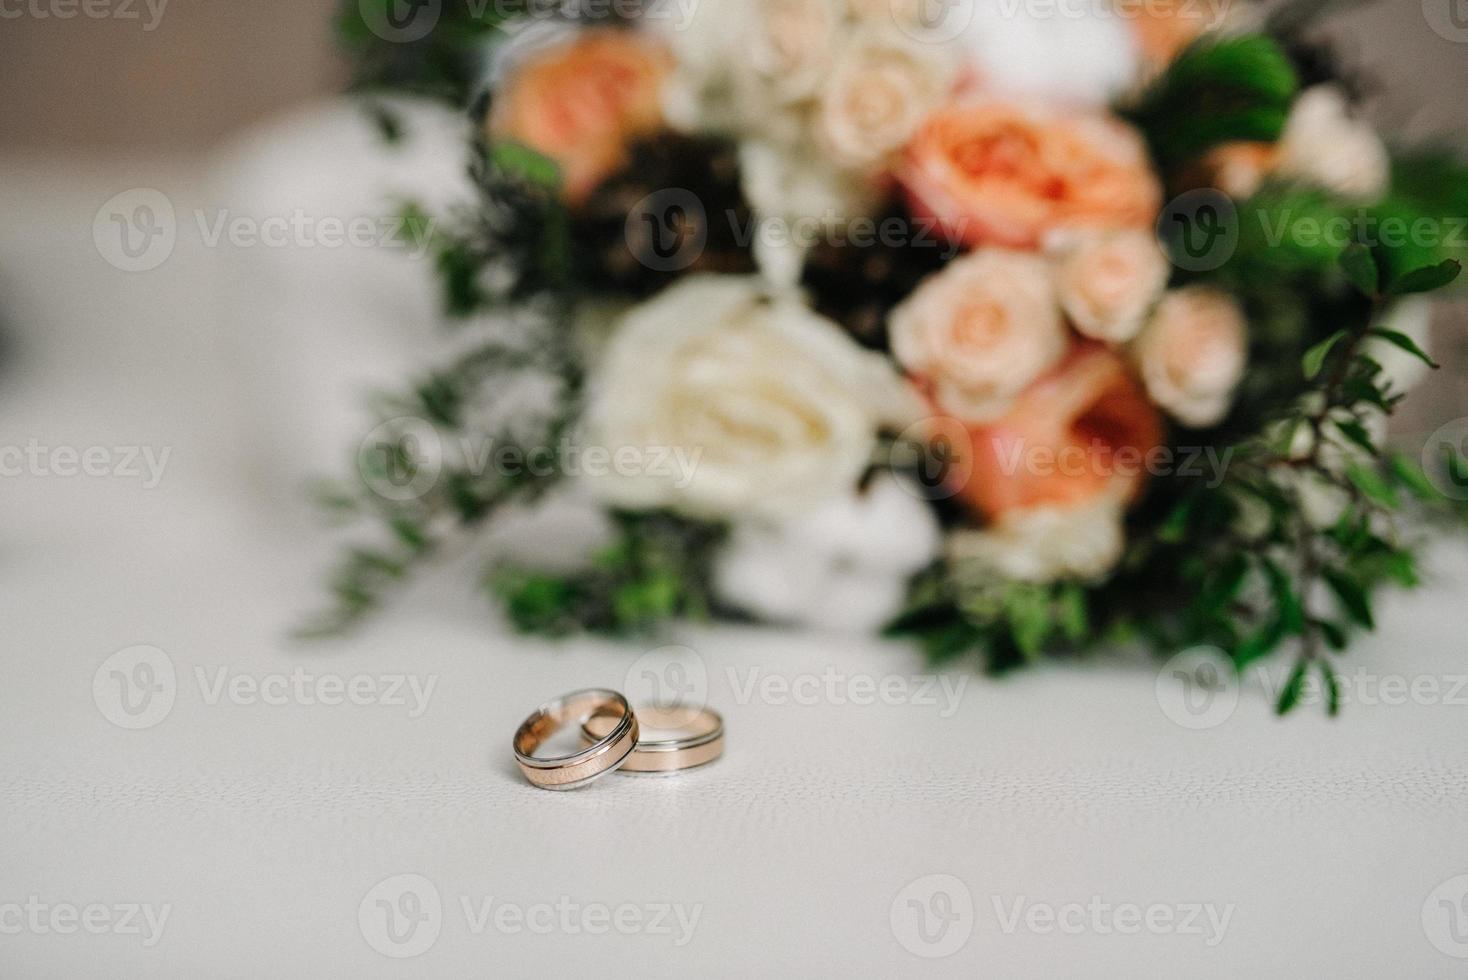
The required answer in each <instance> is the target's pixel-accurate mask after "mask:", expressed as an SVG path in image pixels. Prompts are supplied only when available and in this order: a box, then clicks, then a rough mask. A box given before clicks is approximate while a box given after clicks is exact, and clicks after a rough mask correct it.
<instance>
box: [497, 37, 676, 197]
mask: <svg viewBox="0 0 1468 980" xmlns="http://www.w3.org/2000/svg"><path fill="white" fill-rule="evenodd" d="M671 69H672V59H671V57H670V56H669V55H668V52H667V51H666V49H664V48H663V46H662V45H661V44H659V43H658V42H656V41H653V40H651V39H649V38H648V37H647V36H645V35H642V34H636V33H633V32H632V31H625V30H614V29H601V30H591V31H585V32H583V33H581V34H580V35H578V36H577V37H576V38H574V39H573V40H571V41H569V42H567V43H565V44H561V45H557V46H555V47H552V48H550V49H548V50H545V51H541V52H538V53H536V54H535V55H533V56H531V57H530V58H528V59H527V60H526V61H525V62H524V63H523V64H521V65H520V66H519V68H518V69H517V70H516V71H515V72H514V73H513V74H512V75H511V76H510V77H509V78H508V79H507V82H506V85H505V86H504V88H503V89H502V90H501V91H498V92H496V93H495V99H494V105H493V108H492V110H491V112H490V117H489V132H490V136H491V137H493V138H498V139H510V140H515V141H517V142H520V143H524V144H525V145H526V146H529V147H530V148H532V149H534V150H537V151H538V152H540V153H543V154H545V155H546V156H548V157H550V158H551V159H552V160H555V161H556V163H558V164H560V166H561V171H562V193H563V195H564V196H565V198H566V200H567V201H568V202H570V203H572V204H576V203H579V202H581V201H583V200H585V199H586V196H587V195H588V194H590V193H591V191H592V190H593V189H594V188H595V187H596V185H597V184H599V183H600V182H601V181H602V180H603V179H605V178H606V177H607V176H609V175H610V174H612V173H613V172H615V171H616V169H617V168H618V167H619V166H621V165H622V164H623V163H624V162H625V161H626V153H627V144H628V142H629V141H630V140H631V139H632V138H633V137H636V136H640V135H644V134H646V133H650V132H653V131H654V130H656V129H657V128H658V127H659V126H660V125H661V123H662V110H661V108H660V105H661V103H660V99H661V89H662V83H663V80H664V78H666V77H667V75H668V73H669V72H670V71H671Z"/></svg>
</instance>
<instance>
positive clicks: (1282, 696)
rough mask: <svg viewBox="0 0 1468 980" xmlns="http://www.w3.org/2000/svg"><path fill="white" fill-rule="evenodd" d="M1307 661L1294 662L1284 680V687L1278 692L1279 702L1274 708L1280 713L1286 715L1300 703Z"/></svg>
mask: <svg viewBox="0 0 1468 980" xmlns="http://www.w3.org/2000/svg"><path fill="white" fill-rule="evenodd" d="M1307 663H1308V662H1307V661H1305V660H1301V661H1299V662H1298V663H1296V664H1295V669H1294V670H1292V671H1290V676H1289V679H1288V680H1286V681H1285V683H1284V688H1283V689H1282V690H1281V691H1280V692H1279V703H1278V704H1276V705H1275V708H1274V710H1275V711H1277V712H1278V713H1279V714H1280V715H1287V714H1289V713H1290V712H1291V711H1294V710H1295V706H1296V705H1297V704H1299V703H1300V694H1301V693H1302V692H1303V691H1304V689H1305V668H1306V665H1307Z"/></svg>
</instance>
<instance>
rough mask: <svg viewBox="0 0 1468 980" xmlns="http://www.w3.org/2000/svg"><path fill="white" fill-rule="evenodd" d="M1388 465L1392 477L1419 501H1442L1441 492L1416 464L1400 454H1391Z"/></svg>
mask: <svg viewBox="0 0 1468 980" xmlns="http://www.w3.org/2000/svg"><path fill="white" fill-rule="evenodd" d="M1390 465H1391V469H1392V475H1394V476H1395V477H1396V478H1397V481H1398V482H1399V483H1401V484H1402V485H1403V486H1404V487H1406V488H1407V489H1408V490H1410V491H1411V492H1412V494H1413V495H1414V496H1415V497H1417V498H1418V499H1419V500H1425V501H1427V502H1428V503H1435V502H1437V501H1439V500H1442V491H1440V490H1439V489H1438V488H1437V487H1436V485H1434V484H1433V482H1432V481H1431V480H1429V479H1428V478H1427V474H1426V473H1424V472H1422V467H1420V466H1418V465H1417V463H1416V462H1414V461H1413V460H1410V459H1408V458H1407V457H1405V456H1403V455H1402V454H1401V453H1393V454H1392V456H1391V460H1390Z"/></svg>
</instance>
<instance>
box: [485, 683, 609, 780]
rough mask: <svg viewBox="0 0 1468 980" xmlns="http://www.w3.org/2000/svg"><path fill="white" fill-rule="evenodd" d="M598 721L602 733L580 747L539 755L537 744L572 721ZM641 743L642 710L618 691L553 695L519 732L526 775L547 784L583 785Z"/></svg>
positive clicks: (517, 747)
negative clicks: (639, 718) (637, 711)
mask: <svg viewBox="0 0 1468 980" xmlns="http://www.w3.org/2000/svg"><path fill="white" fill-rule="evenodd" d="M593 724H594V725H596V726H597V728H598V730H600V731H601V732H602V734H600V735H598V736H597V737H596V738H595V739H593V740H592V743H591V744H590V745H588V746H587V747H586V748H584V749H582V750H581V751H580V752H576V753H573V754H572V755H566V756H558V757H556V758H547V759H542V758H537V757H536V756H535V755H534V752H535V750H536V749H538V748H540V747H541V746H542V745H544V744H545V742H546V740H547V739H549V738H550V737H551V736H552V735H554V734H555V733H556V732H558V731H560V730H561V729H563V728H566V727H568V726H571V725H581V726H583V732H584V726H586V725H593ZM636 747H637V716H636V715H635V714H633V713H632V708H631V706H629V705H628V704H627V699H626V698H624V697H623V696H622V695H620V694H618V693H617V692H616V691H607V690H602V689H592V690H587V691H577V692H575V693H574V694H567V695H565V696H564V697H559V698H556V699H555V700H554V701H548V702H547V703H545V704H543V705H541V706H540V707H539V708H537V709H536V710H535V713H534V714H532V715H531V716H530V717H529V718H526V719H525V721H524V722H522V723H521V725H520V727H519V729H518V730H517V731H516V732H515V741H514V748H515V761H516V762H518V763H519V764H520V771H521V772H523V773H524V774H525V778H526V779H528V780H530V782H532V783H534V784H535V785H536V786H539V787H540V788H541V789H554V790H563V789H578V788H580V787H582V786H585V785H587V784H588V783H590V782H592V781H593V780H595V779H600V778H601V777H602V776H605V775H606V774H607V773H609V772H612V771H613V770H615V769H617V768H618V767H619V766H621V765H622V764H623V763H625V762H626V761H627V759H628V757H630V756H631V755H632V750H633V749H634V748H636Z"/></svg>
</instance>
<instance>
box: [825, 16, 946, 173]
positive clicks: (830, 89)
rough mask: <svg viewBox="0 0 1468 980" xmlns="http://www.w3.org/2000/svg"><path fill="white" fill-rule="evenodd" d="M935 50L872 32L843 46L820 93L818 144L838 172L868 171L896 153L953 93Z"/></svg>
mask: <svg viewBox="0 0 1468 980" xmlns="http://www.w3.org/2000/svg"><path fill="white" fill-rule="evenodd" d="M955 68H956V65H955V63H954V62H953V61H952V59H950V58H949V57H947V53H946V51H945V50H944V48H943V47H941V46H936V45H931V44H919V43H918V42H917V41H914V40H913V39H912V38H910V37H908V36H907V35H906V34H903V33H902V32H901V31H899V30H897V29H896V28H895V27H892V26H891V25H888V26H887V28H886V29H883V28H882V27H879V26H876V25H873V26H867V27H863V28H862V29H860V30H858V31H856V32H855V33H854V34H853V35H852V37H851V38H850V39H849V40H848V41H847V42H846V43H845V44H843V45H842V47H841V51H840V53H839V55H838V56H837V59H836V63H835V65H834V67H833V69H832V71H831V74H830V76H829V77H828V78H827V79H826V81H825V84H824V85H823V86H822V87H821V92H820V101H819V105H818V108H817V110H816V119H815V130H816V136H817V139H819V140H820V142H821V144H822V145H823V146H824V147H825V148H826V149H827V150H828V151H829V152H830V154H831V156H832V159H833V160H834V161H835V162H836V163H837V164H839V165H842V166H848V167H866V166H869V165H871V164H875V163H878V162H880V161H881V160H882V159H883V158H885V157H887V156H889V155H891V154H893V153H895V152H896V151H898V150H900V149H901V148H902V147H903V145H904V144H906V143H907V141H908V140H909V139H910V138H911V137H912V135H913V134H914V133H915V132H917V130H918V127H919V126H921V125H922V123H923V120H924V119H926V118H927V116H928V114H929V113H931V112H932V111H933V110H934V109H936V108H937V107H938V105H939V104H940V103H941V102H942V101H943V99H944V97H945V96H946V95H948V93H949V91H950V90H951V89H952V87H953V82H954V77H955Z"/></svg>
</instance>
